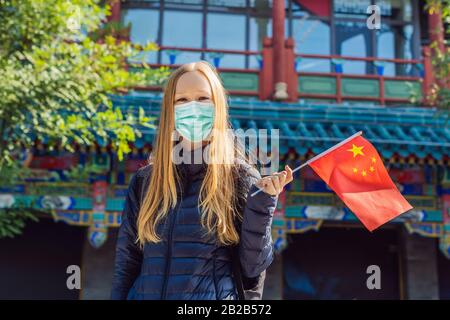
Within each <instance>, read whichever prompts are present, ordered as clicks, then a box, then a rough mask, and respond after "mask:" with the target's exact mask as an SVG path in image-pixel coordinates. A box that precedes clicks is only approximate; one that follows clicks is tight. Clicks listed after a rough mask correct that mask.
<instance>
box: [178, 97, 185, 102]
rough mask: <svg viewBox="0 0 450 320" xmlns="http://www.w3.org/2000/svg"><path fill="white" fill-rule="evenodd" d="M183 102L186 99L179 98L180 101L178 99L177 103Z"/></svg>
mask: <svg viewBox="0 0 450 320" xmlns="http://www.w3.org/2000/svg"><path fill="white" fill-rule="evenodd" d="M182 101H186V98H179V99H177V101H176V102H182Z"/></svg>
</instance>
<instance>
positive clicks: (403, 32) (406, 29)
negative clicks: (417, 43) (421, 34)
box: [376, 24, 414, 76]
mask: <svg viewBox="0 0 450 320" xmlns="http://www.w3.org/2000/svg"><path fill="white" fill-rule="evenodd" d="M376 34H377V57H380V58H389V59H413V53H412V45H413V39H412V36H413V26H412V25H406V26H390V25H386V24H382V25H381V29H380V30H377V32H376ZM384 74H385V75H387V76H395V75H398V76H402V75H414V68H413V66H412V65H410V64H398V63H386V65H385V66H384Z"/></svg>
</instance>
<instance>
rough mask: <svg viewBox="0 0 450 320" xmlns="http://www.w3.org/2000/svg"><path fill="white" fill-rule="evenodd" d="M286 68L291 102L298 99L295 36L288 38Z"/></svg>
mask: <svg viewBox="0 0 450 320" xmlns="http://www.w3.org/2000/svg"><path fill="white" fill-rule="evenodd" d="M285 68H286V75H287V77H286V78H287V92H288V95H289V101H290V102H297V101H298V75H297V71H296V70H295V41H294V39H293V38H288V39H286V47H285Z"/></svg>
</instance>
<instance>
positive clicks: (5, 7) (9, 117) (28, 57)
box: [0, 0, 168, 167]
mask: <svg viewBox="0 0 450 320" xmlns="http://www.w3.org/2000/svg"><path fill="white" fill-rule="evenodd" d="M109 10H110V9H109V7H108V6H105V7H101V6H100V5H99V0H0V21H2V23H1V24H0V74H2V77H1V78H0V138H1V140H2V141H1V143H0V167H1V166H3V165H4V164H5V163H9V164H10V163H12V161H13V158H12V151H13V150H15V149H17V148H29V147H30V146H31V145H32V144H33V143H34V141H35V139H40V140H44V139H48V141H49V143H50V144H55V145H56V144H62V145H63V146H64V147H65V148H66V149H67V150H69V151H73V146H72V143H73V142H77V143H81V144H85V145H90V144H92V143H93V142H94V141H95V138H96V137H98V136H100V137H102V138H109V139H111V140H112V141H111V142H112V143H113V144H114V145H115V146H116V147H117V150H118V155H119V158H120V159H122V157H123V154H124V153H127V152H129V151H130V150H129V148H128V144H129V142H130V141H134V138H135V137H136V136H137V131H138V129H137V125H146V126H148V125H150V122H151V120H152V119H150V118H148V117H145V116H142V117H133V116H131V115H130V114H127V115H124V114H122V112H120V111H117V109H116V110H114V109H113V107H112V103H111V100H110V98H109V96H110V94H112V93H117V92H126V91H127V90H128V88H130V87H133V86H138V85H142V84H152V83H149V81H151V82H153V84H156V83H160V82H161V81H163V80H164V78H165V77H166V76H167V75H168V70H167V69H161V70H159V69H158V70H154V69H151V68H149V67H148V66H146V65H145V64H143V65H144V68H143V69H142V72H138V73H136V72H129V71H128V70H127V68H126V67H127V61H128V59H129V58H133V59H134V58H135V57H136V56H139V55H140V54H142V51H148V50H157V47H156V45H155V44H152V43H149V44H147V45H144V46H141V45H134V44H131V43H129V42H126V41H119V40H118V39H116V38H114V37H113V36H110V35H108V34H107V33H105V32H103V33H102V35H101V36H102V37H98V35H97V38H96V40H98V41H94V40H92V39H91V38H90V37H89V36H86V34H87V35H89V34H94V31H95V30H97V29H98V28H99V27H100V26H101V24H102V21H103V20H104V19H105V17H106V16H107V15H108V14H109ZM77 23H78V24H79V25H77ZM99 106H102V108H101V109H99Z"/></svg>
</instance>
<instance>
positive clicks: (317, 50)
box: [292, 19, 331, 54]
mask: <svg viewBox="0 0 450 320" xmlns="http://www.w3.org/2000/svg"><path fill="white" fill-rule="evenodd" d="M292 32H293V36H294V40H295V51H296V52H298V53H309V54H330V52H331V50H330V26H329V25H328V23H325V22H323V21H320V20H304V19H294V20H293V21H292Z"/></svg>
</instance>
